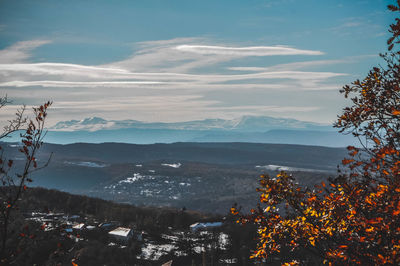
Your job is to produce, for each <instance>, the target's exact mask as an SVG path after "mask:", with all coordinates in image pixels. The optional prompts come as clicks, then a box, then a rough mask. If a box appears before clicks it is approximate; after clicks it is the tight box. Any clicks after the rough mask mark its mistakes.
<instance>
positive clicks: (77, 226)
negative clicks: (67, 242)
mask: <svg viewBox="0 0 400 266" xmlns="http://www.w3.org/2000/svg"><path fill="white" fill-rule="evenodd" d="M72 228H73V229H74V230H83V229H84V228H85V224H84V223H80V224H76V225H74V226H72Z"/></svg>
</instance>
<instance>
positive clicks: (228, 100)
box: [0, 0, 394, 126]
mask: <svg viewBox="0 0 400 266" xmlns="http://www.w3.org/2000/svg"><path fill="white" fill-rule="evenodd" d="M392 2H393V1H388V0H364V1H358V0H352V1H348V0H324V1H321V0H241V1H238V0H202V1H198V0H197V1H191V0H182V1H178V0H146V1H140V0H126V1H123V0H116V1H109V0H97V1H88V0H67V1H63V0H59V1H50V0H49V1H45V0H36V1H31V0H28V1H24V0H0V96H4V95H7V96H8V98H9V99H10V100H12V101H13V102H12V103H11V104H10V105H9V106H8V107H7V108H3V109H2V110H1V112H0V120H1V121H2V123H4V121H6V120H7V119H10V118H11V117H12V115H13V114H14V113H15V111H16V109H17V108H18V107H20V106H21V105H22V104H25V105H26V106H27V107H28V108H30V107H31V106H35V105H39V104H41V103H43V102H45V101H47V100H51V101H53V105H52V107H51V111H50V116H49V119H48V123H49V125H50V126H51V125H54V124H55V123H57V122H59V121H64V120H71V119H76V120H80V119H84V118H86V117H92V116H98V117H102V118H105V119H113V120H123V119H134V120H141V121H148V122H172V121H190V120H200V119H206V118H224V119H233V118H238V117H241V116H244V115H254V116H272V117H285V118H295V119H299V120H305V121H313V122H319V123H332V122H333V121H334V120H335V119H336V116H337V115H338V114H339V113H340V111H341V110H342V108H344V107H345V106H346V105H348V104H349V102H348V101H346V100H345V99H344V97H343V95H341V94H340V93H339V89H340V88H341V87H342V86H343V85H345V84H349V83H350V82H352V81H354V80H356V79H362V78H363V77H364V76H365V75H366V74H367V73H368V70H369V69H371V68H372V67H373V66H376V65H378V64H380V63H382V60H381V59H380V57H379V53H381V52H385V51H386V49H387V46H386V40H387V39H388V38H389V36H390V34H389V33H388V27H389V25H390V24H391V23H392V22H393V21H394V15H393V14H391V13H390V12H389V11H388V10H387V8H386V6H387V5H388V4H392ZM0 124H1V123H0Z"/></svg>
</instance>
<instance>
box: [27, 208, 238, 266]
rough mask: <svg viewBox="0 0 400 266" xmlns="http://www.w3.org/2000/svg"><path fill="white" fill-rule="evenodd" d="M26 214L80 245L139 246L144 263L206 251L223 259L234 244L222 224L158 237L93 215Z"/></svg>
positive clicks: (197, 225)
mask: <svg viewBox="0 0 400 266" xmlns="http://www.w3.org/2000/svg"><path fill="white" fill-rule="evenodd" d="M23 215H24V217H25V220H26V221H33V222H35V223H37V224H39V225H40V228H41V230H43V231H44V232H49V233H56V234H59V236H60V237H63V238H68V239H71V240H72V241H74V242H76V243H78V242H82V241H83V242H84V241H88V240H92V239H100V240H101V241H102V242H104V244H106V245H107V246H109V247H117V248H120V249H125V248H128V247H129V246H130V245H133V244H134V245H138V244H139V246H140V252H138V254H137V255H136V258H137V259H139V260H144V261H154V262H155V261H160V259H162V257H163V256H175V257H181V256H192V255H195V254H199V255H201V254H203V253H206V252H209V253H210V252H211V253H216V254H217V253H218V254H219V255H220V256H221V254H223V253H224V251H227V250H228V248H229V246H230V244H231V240H230V238H229V235H228V234H226V233H224V232H223V231H222V230H221V228H222V227H223V225H224V223H223V222H219V221H218V222H204V223H203V222H197V223H194V224H192V225H190V226H189V227H188V228H187V230H174V229H173V228H172V227H168V232H166V233H163V234H160V235H159V236H157V235H153V234H151V233H149V232H146V231H144V230H141V229H139V228H137V227H136V225H135V224H134V223H131V224H129V225H128V226H125V225H124V226H123V225H122V224H121V223H120V222H118V221H99V220H97V219H95V218H94V217H91V216H82V215H77V214H72V215H69V214H65V213H63V212H48V213H45V212H38V211H31V212H25V213H24V214H23ZM169 262H171V261H169ZM236 262H237V258H232V257H229V256H223V255H222V256H221V259H220V263H222V264H235V263H236ZM170 265H173V264H170Z"/></svg>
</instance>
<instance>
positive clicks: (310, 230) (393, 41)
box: [231, 0, 400, 265]
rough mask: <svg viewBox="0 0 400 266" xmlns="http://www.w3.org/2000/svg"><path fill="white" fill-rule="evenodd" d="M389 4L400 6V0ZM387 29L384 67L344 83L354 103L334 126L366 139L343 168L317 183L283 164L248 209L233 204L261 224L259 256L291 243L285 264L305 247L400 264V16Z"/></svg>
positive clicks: (333, 257) (325, 259)
mask: <svg viewBox="0 0 400 266" xmlns="http://www.w3.org/2000/svg"><path fill="white" fill-rule="evenodd" d="M388 8H389V10H391V11H393V12H399V11H400V0H398V1H397V4H396V5H390V6H388ZM389 32H391V34H392V37H391V38H390V39H389V40H388V52H387V53H385V54H381V56H382V58H383V59H384V60H385V63H386V64H385V67H375V68H373V69H372V70H371V71H370V72H369V73H368V75H367V77H366V78H365V79H363V80H362V81H360V80H356V81H355V82H353V83H352V84H351V85H346V86H344V87H343V89H342V90H341V92H342V93H343V94H344V96H345V97H346V98H350V99H351V102H352V105H351V106H350V107H347V108H345V109H344V110H343V113H342V114H341V115H340V116H338V120H337V121H336V123H335V125H334V126H335V127H337V128H339V129H340V132H343V133H345V134H352V135H354V136H355V137H356V138H358V139H359V140H360V146H359V147H353V146H349V147H348V148H347V149H348V151H349V157H348V158H345V159H343V161H342V168H341V170H340V171H339V173H338V176H337V177H336V178H334V179H329V182H328V184H325V183H324V182H323V183H321V184H320V185H316V186H315V188H314V189H313V190H311V189H310V188H302V187H301V186H299V185H297V184H296V183H295V182H294V178H293V177H292V176H291V175H288V174H286V173H285V172H280V173H279V174H278V175H277V176H276V177H274V178H271V177H269V176H265V175H263V176H261V180H260V188H258V191H259V192H260V193H261V195H260V204H259V205H258V206H257V208H255V209H253V210H251V213H250V214H248V215H242V214H239V210H238V208H237V207H236V206H234V207H233V208H232V209H231V211H232V213H233V214H235V215H238V216H239V218H238V221H237V222H238V223H241V224H245V223H255V224H256V225H257V226H258V245H257V249H256V250H255V252H254V254H253V255H252V257H253V258H259V259H261V258H268V257H271V256H274V255H276V254H279V253H280V252H283V251H287V252H289V253H288V254H289V255H288V257H287V258H282V263H283V265H296V264H300V263H301V262H303V263H304V262H306V261H305V259H304V256H303V257H302V256H301V255H302V254H303V255H304V254H310V255H313V256H311V257H314V260H315V261H314V263H317V264H320V263H327V264H329V265H333V264H345V265H349V264H360V265H375V264H397V265H398V264H400V62H399V59H400V51H398V50H397V51H396V49H397V45H398V44H399V43H400V39H399V36H400V19H398V18H396V22H395V23H394V24H392V25H391V26H390V29H389ZM280 206H285V211H284V212H282V211H281V212H279V211H278V207H280Z"/></svg>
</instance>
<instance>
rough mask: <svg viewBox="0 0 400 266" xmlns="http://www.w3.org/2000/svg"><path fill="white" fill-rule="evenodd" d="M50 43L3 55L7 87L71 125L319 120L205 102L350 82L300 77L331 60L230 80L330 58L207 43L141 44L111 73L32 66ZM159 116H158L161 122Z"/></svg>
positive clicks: (330, 76) (269, 108) (0, 68)
mask: <svg viewBox="0 0 400 266" xmlns="http://www.w3.org/2000/svg"><path fill="white" fill-rule="evenodd" d="M49 42H50V41H47V40H34V41H25V42H19V43H16V44H14V45H12V46H10V47H7V48H6V49H4V50H1V51H0V86H1V87H2V88H4V90H3V91H4V93H7V94H8V95H9V96H10V97H12V98H17V99H22V98H23V97H24V96H23V95H25V94H26V93H25V92H26V91H30V90H34V91H35V93H33V94H31V95H30V96H29V97H30V98H29V99H30V101H33V100H34V99H37V100H41V99H43V98H50V99H52V100H54V101H55V102H56V104H55V105H54V110H55V111H54V112H56V113H57V117H58V120H59V119H60V118H61V117H64V116H66V115H69V116H72V117H65V118H66V119H72V118H82V116H87V115H99V116H104V117H106V118H115V116H117V117H121V116H123V115H125V116H126V114H131V113H134V114H135V118H141V119H143V120H149V121H154V120H162V121H173V120H174V121H178V120H190V119H194V118H196V119H202V118H208V117H214V118H216V117H225V118H229V117H235V116H236V117H237V116H240V115H257V114H258V115H262V114H263V115H267V114H280V115H282V116H285V114H287V113H291V112H293V113H299V112H300V113H301V112H313V111H316V110H318V109H320V108H321V107H319V106H317V105H316V106H297V105H291V106H285V105H282V106H277V105H271V104H265V105H261V104H255V105H249V104H248V103H247V104H246V103H240V102H237V101H231V100H229V99H228V98H223V99H221V98H219V99H218V100H216V99H215V100H214V99H212V97H211V99H210V98H208V99H207V100H206V99H205V98H204V97H205V96H206V95H207V94H210V93H216V92H221V93H228V92H229V94H230V95H233V94H235V93H240V92H243V91H247V92H249V93H250V92H252V93H254V95H257V93H259V92H265V91H294V92H296V91H311V90H320V91H323V90H332V89H336V88H337V87H338V86H336V85H335V84H334V82H333V83H332V82H331V81H332V80H334V79H335V78H337V77H341V76H344V75H346V74H345V73H335V72H321V71H301V69H302V68H303V67H304V66H306V65H318V64H328V63H334V62H327V61H324V60H320V61H318V62H317V61H310V62H297V63H296V62H293V63H290V64H281V65H276V66H271V67H268V68H256V67H253V68H251V67H250V68H247V69H246V68H239V67H236V68H234V67H230V70H241V71H248V72H251V73H240V72H239V73H232V71H230V73H229V72H227V71H226V66H223V67H222V66H220V64H221V63H222V62H224V63H225V65H226V64H228V65H229V62H230V61H232V60H238V59H240V60H243V59H245V58H247V57H255V56H257V57H261V56H263V57H268V56H277V55H279V56H290V55H304V56H318V55H322V54H323V53H322V52H321V51H314V50H303V49H297V48H293V47H288V46H245V47H233V46H228V45H221V44H218V45H209V44H207V43H210V42H211V41H210V40H205V39H202V38H177V39H172V40H160V41H150V42H141V43H137V44H136V45H135V47H136V51H135V52H134V53H133V54H132V55H131V56H130V57H128V58H127V59H125V60H122V61H117V62H113V63H110V64H105V65H93V66H90V65H80V64H66V63H62V62H45V63H34V62H29V61H30V59H31V54H32V52H33V50H34V49H36V48H37V47H39V46H41V45H45V44H48V43H49ZM2 55H3V56H2ZM296 64H297V65H296ZM204 67H207V68H210V67H212V68H213V71H212V73H204V72H202V71H198V69H199V68H204ZM228 68H229V67H228ZM25 98H26V97H25ZM25 98H24V99H25ZM79 110H80V111H79ZM98 112H101V113H102V114H99V113H98ZM155 113H157V114H158V115H157V116H154V114H155ZM113 115H114V117H112V116H113ZM74 116H78V117H74ZM155 117H158V118H155ZM123 118H129V117H123ZM131 118H132V117H131Z"/></svg>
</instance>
